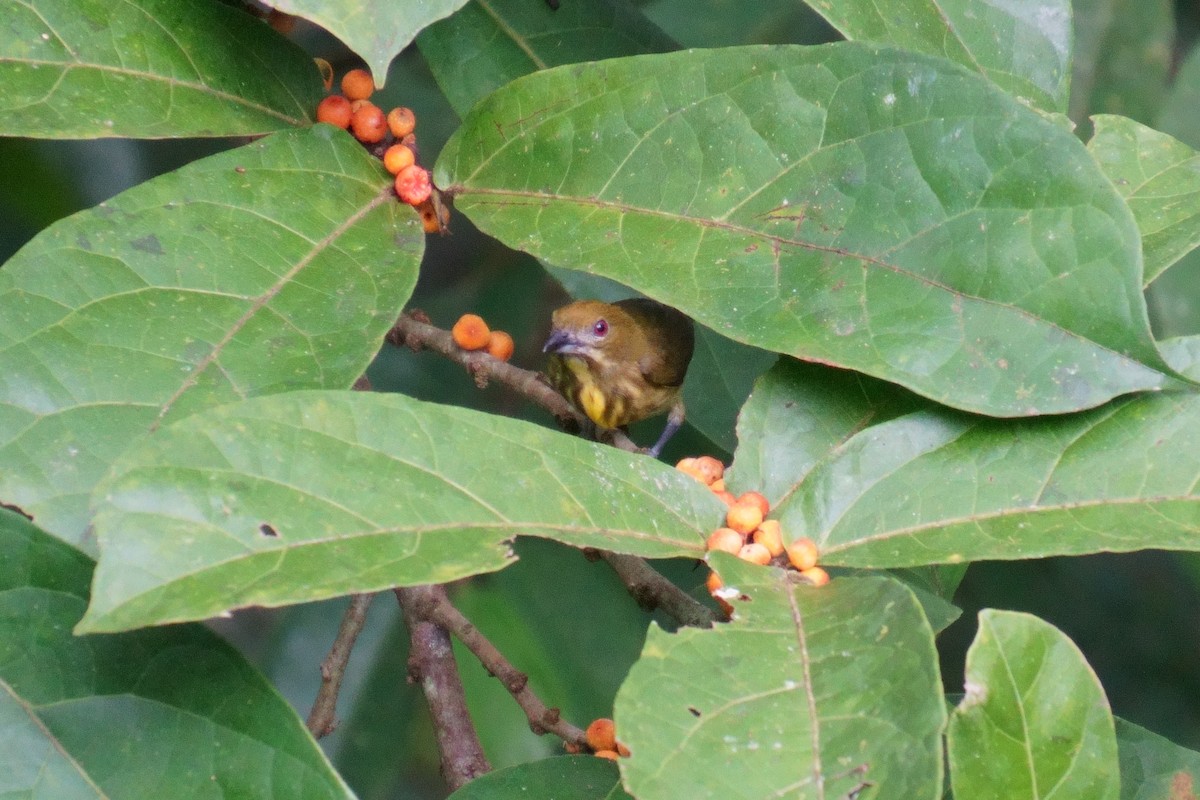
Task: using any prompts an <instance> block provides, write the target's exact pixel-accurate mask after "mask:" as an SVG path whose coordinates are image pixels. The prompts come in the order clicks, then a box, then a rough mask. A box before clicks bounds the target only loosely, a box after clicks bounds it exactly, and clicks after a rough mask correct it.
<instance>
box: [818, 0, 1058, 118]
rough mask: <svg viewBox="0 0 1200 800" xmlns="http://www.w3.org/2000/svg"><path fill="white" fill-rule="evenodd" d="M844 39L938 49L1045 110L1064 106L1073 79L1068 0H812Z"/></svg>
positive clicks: (926, 50) (924, 50)
mask: <svg viewBox="0 0 1200 800" xmlns="http://www.w3.org/2000/svg"><path fill="white" fill-rule="evenodd" d="M810 5H811V6H812V8H814V9H815V10H816V11H817V13H819V14H821V16H823V17H825V19H826V20H828V21H829V23H830V24H831V25H833V26H834V27H835V28H837V29H838V30H839V31H841V32H842V34H843V35H844V36H845V37H846V38H847V39H857V40H862V41H873V42H886V43H888V44H894V45H898V46H900V47H903V48H905V49H907V50H915V51H916V52H919V53H928V54H929V55H933V56H940V57H942V58H947V59H949V60H951V61H954V62H957V63H959V64H962V65H963V66H964V67H967V68H969V69H972V70H976V71H978V72H979V73H980V74H981V75H984V76H986V77H987V78H988V79H989V80H991V81H992V82H993V83H995V84H996V85H997V86H999V87H1001V88H1002V89H1004V90H1006V91H1008V92H1009V93H1011V94H1014V95H1016V96H1017V97H1022V98H1025V99H1027V100H1028V101H1029V102H1030V103H1032V104H1033V105H1034V106H1036V107H1038V108H1042V109H1045V110H1046V111H1066V110H1067V95H1068V93H1069V91H1070V86H1071V80H1070V79H1071V67H1070V64H1071V3H1070V2H1069V0H1026V2H1020V3H1008V2H1000V1H998V0H897V1H895V2H887V3H879V2H873V0H814V2H812V3H810Z"/></svg>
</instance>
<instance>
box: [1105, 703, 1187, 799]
mask: <svg viewBox="0 0 1200 800" xmlns="http://www.w3.org/2000/svg"><path fill="white" fill-rule="evenodd" d="M1116 723H1117V749H1118V752H1119V754H1120V764H1121V800H1164V799H1165V800H1195V797H1196V789H1198V788H1200V753H1197V752H1196V751H1195V750H1188V749H1187V748H1184V747H1180V746H1179V745H1177V744H1175V743H1174V742H1172V741H1170V740H1168V739H1164V738H1163V737H1161V736H1159V735H1158V734H1155V733H1151V732H1150V731H1148V730H1146V729H1145V728H1140V727H1138V726H1137V725H1134V724H1133V723H1132V722H1126V721H1125V720H1123V719H1119V718H1118V719H1117V720H1116Z"/></svg>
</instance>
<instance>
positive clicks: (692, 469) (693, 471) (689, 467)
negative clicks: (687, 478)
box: [675, 458, 708, 483]
mask: <svg viewBox="0 0 1200 800" xmlns="http://www.w3.org/2000/svg"><path fill="white" fill-rule="evenodd" d="M675 469H677V470H679V471H680V472H682V473H684V474H685V475H691V476H692V477H693V478H695V479H696V480H698V481H700V482H701V483H708V481H706V480H705V479H704V473H703V472H701V471H700V468H699V467H698V466H696V459H694V458H681V459H680V460H679V463H678V464H676V465H675Z"/></svg>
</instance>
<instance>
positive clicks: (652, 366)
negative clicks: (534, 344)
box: [542, 298, 695, 457]
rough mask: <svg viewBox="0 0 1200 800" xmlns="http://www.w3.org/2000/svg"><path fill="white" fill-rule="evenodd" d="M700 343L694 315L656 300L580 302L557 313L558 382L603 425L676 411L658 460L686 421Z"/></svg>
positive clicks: (551, 369)
mask: <svg viewBox="0 0 1200 800" xmlns="http://www.w3.org/2000/svg"><path fill="white" fill-rule="evenodd" d="M694 347H695V331H694V326H693V325H692V321H691V319H689V318H688V317H687V316H686V315H684V314H682V313H680V312H679V311H676V310H675V309H673V308H671V307H670V306H665V305H663V304H662V303H658V302H655V301H654V300H647V299H643V298H634V299H630V300H620V301H618V302H616V303H603V302H600V301H599V300H579V301H576V302H574V303H571V304H570V305H567V306H564V307H562V308H560V309H558V310H557V311H555V312H554V317H553V320H552V326H551V331H550V338H549V339H548V340H547V341H546V345H545V347H544V348H542V349H543V350H544V351H545V352H547V353H550V359H549V362H548V363H547V366H546V373H547V375H548V376H549V378H550V382H551V383H552V384H553V385H554V388H556V389H557V390H558V391H559V393H560V394H562V395H563V397H565V398H567V400H569V401H570V402H571V404H572V405H574V406H575V407H576V408H577V409H579V410H580V411H581V412H582V413H583V414H585V415H586V416H587V417H588V419H590V420H591V421H592V422H593V423H595V424H596V425H597V426H599V427H601V428H609V429H611V428H622V427H624V426H626V425H628V424H630V423H632V422H637V421H638V420H642V419H646V418H647V417H652V416H654V415H656V414H661V413H663V412H668V411H669V412H670V416H669V417H668V419H667V425H666V428H664V430H663V433H662V436H660V437H659V439H658V442H657V443H656V444H655V445H654V447H652V448H650V453H651V455H654V456H655V457H657V456H658V453H659V452H660V451H661V450H662V446H663V445H664V444H666V442H667V440H668V439H670V438H671V436H672V435H673V434H674V433H675V431H677V430H678V429H679V426H680V425H682V424H683V418H684V407H683V401H682V400H681V399H680V396H679V390H680V387H681V386H682V385H683V379H684V376H685V375H687V368H688V363H689V362H690V361H691V359H692V350H693V349H694Z"/></svg>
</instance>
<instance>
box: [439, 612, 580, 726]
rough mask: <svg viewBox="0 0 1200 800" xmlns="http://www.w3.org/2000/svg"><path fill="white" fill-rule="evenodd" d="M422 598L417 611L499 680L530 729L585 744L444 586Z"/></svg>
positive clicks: (569, 724)
mask: <svg viewBox="0 0 1200 800" xmlns="http://www.w3.org/2000/svg"><path fill="white" fill-rule="evenodd" d="M423 600H424V602H425V604H423V605H422V606H421V608H420V610H419V612H418V613H419V614H420V616H421V617H423V618H425V619H428V620H432V621H433V622H436V623H437V624H438V625H439V626H441V627H442V628H445V629H446V630H448V631H450V633H452V634H454V637H455V638H456V639H458V640H459V641H460V642H462V643H463V644H464V645H466V647H467V649H468V650H470V651H471V652H472V653H474V654H475V657H476V658H478V659H479V661H480V663H481V664H483V667H484V669H486V670H487V671H488V672H489V673H491V674H492V675H493V676H494V677H496V678H497V679H498V680H499V681H500V683H501V684H502V685H503V686H504V688H505V689H507V690H508V693H509V694H511V695H512V696H513V699H514V700H516V701H517V705H519V706H520V707H521V710H522V711H524V712H525V716H526V717H527V718H528V719H529V729H530V730H532V731H533V732H534V733H536V734H537V735H539V736H541V735H542V734H544V733H553V734H555V735H556V736H558V737H559V738H561V739H562V740H563V741H564V742H570V743H573V744H577V745H581V746H582V745H586V742H587V740H586V738H585V736H584V732H583V729H582V728H577V727H576V726H574V725H572V724H571V723H569V722H567V721H565V720H564V719H562V717H561V715H560V713H559V710H558V709H557V708H551V707H549V706H547V705H546V704H545V703H543V702H542V701H541V699H540V698H539V697H538V696H537V695H536V694H534V692H533V690H532V689H530V688H529V676H528V675H526V674H525V673H523V672H521V671H520V670H518V669H517V668H516V667H514V666H513V665H512V664H511V663H509V661H508V659H506V658H505V657H504V654H503V653H501V652H500V651H499V650H498V649H496V646H495V645H494V644H492V643H491V642H490V641H488V639H487V637H486V636H484V635H483V634H482V633H480V632H479V629H478V628H476V627H475V626H474V625H473V624H472V623H471V621H470V620H468V619H467V618H466V617H465V616H463V613H462V612H461V611H459V610H458V609H457V608H455V607H454V606H453V604H451V602H450V599H449V597H447V596H446V593H445V591H444V590H443V591H442V592H441V593H440V594H439V595H427V596H425V597H424V598H423Z"/></svg>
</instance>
